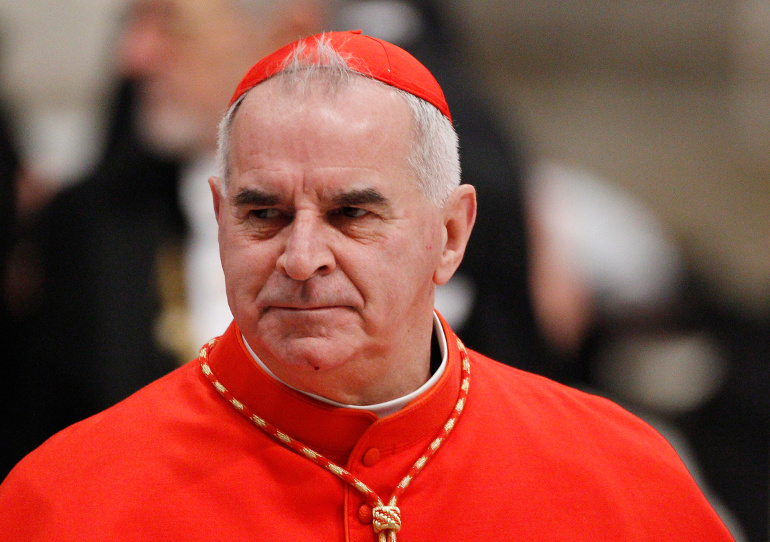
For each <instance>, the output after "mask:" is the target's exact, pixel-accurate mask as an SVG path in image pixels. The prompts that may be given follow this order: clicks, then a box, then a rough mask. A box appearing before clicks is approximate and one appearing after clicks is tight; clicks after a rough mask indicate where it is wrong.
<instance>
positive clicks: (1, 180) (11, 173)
mask: <svg viewBox="0 0 770 542" xmlns="http://www.w3.org/2000/svg"><path fill="white" fill-rule="evenodd" d="M20 171H21V162H20V159H19V154H18V150H17V148H16V143H15V140H14V137H13V132H12V127H11V123H10V118H9V116H8V114H7V112H6V109H5V107H3V108H2V109H1V110H0V340H2V343H3V355H2V356H0V360H1V361H0V368H1V369H2V373H3V375H4V376H3V380H2V384H0V411H1V412H2V413H3V415H2V420H0V443H2V444H0V475H2V474H4V473H5V472H7V471H8V470H9V469H10V468H11V467H12V466H13V463H14V462H15V460H18V459H20V457H21V456H20V454H22V453H24V452H26V451H28V450H26V448H27V446H28V444H26V443H24V442H22V441H21V439H20V438H19V436H18V432H19V430H20V429H23V420H24V414H25V408H24V406H23V404H22V403H21V402H20V399H22V398H23V397H24V395H23V388H20V386H22V385H23V383H24V382H25V380H26V379H25V378H24V375H23V371H24V369H25V364H24V363H23V360H24V358H21V357H20V356H21V355H22V353H23V352H24V348H23V345H22V341H23V337H21V336H20V334H19V331H20V325H19V315H18V314H17V313H16V311H15V307H14V303H13V299H12V297H13V295H12V284H11V282H12V277H11V274H10V261H11V254H12V250H13V247H14V242H15V239H16V237H17V234H18V227H19V224H18V214H17V209H16V208H17V205H16V200H17V183H18V178H19V175H20ZM20 361H21V363H20Z"/></svg>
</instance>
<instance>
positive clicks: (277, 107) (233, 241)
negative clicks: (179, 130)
mask: <svg viewBox="0 0 770 542" xmlns="http://www.w3.org/2000/svg"><path fill="white" fill-rule="evenodd" d="M280 79H281V78H280V76H279V77H277V78H273V79H271V80H268V81H267V82H265V83H262V84H260V85H259V86H257V87H256V88H255V89H253V90H252V91H251V92H250V93H249V94H248V95H247V97H246V98H245V101H244V102H243V104H242V106H241V108H240V110H239V111H238V113H237V116H236V118H235V121H234V126H233V148H232V149H233V150H232V175H231V179H230V181H229V184H228V186H227V187H221V186H219V191H218V190H217V188H216V187H217V186H218V180H217V179H212V188H213V192H214V198H215V209H216V213H217V219H218V222H219V242H220V252H221V257H222V265H223V267H224V271H225V277H226V281H227V294H228V300H229V303H230V308H231V310H232V312H233V315H234V317H235V320H236V322H238V324H239V326H240V328H241V331H242V333H243V334H244V336H245V338H246V340H247V342H248V343H249V344H250V345H251V346H252V348H254V350H255V351H256V353H257V354H258V355H259V356H260V358H261V359H262V360H263V361H264V362H265V364H266V365H267V366H268V367H269V368H270V369H271V370H272V371H273V372H274V373H275V374H276V375H277V376H278V377H279V378H281V379H283V380H284V381H286V382H287V383H289V384H291V385H293V386H295V387H298V388H300V389H303V390H305V391H309V392H312V393H317V394H320V395H323V396H326V397H329V398H332V399H336V400H339V401H344V402H350V403H359V404H371V403H373V402H378V401H380V400H386V398H392V397H391V395H393V396H398V395H399V394H401V393H408V392H409V391H412V389H415V388H416V387H417V386H419V385H420V384H421V383H422V382H424V380H425V378H427V371H428V366H427V359H428V355H429V354H428V352H429V344H430V333H431V326H432V307H433V298H434V279H435V272H436V269H437V268H438V267H440V265H441V264H440V260H441V254H442V247H443V245H444V243H445V242H446V236H445V229H444V228H443V220H442V211H441V210H440V209H439V208H438V207H436V206H435V205H433V204H431V203H430V202H428V200H427V199H426V198H425V197H424V196H423V195H422V193H421V192H420V191H419V189H418V188H417V187H416V185H415V183H414V181H413V176H412V173H411V171H410V168H409V167H408V165H407V152H408V149H409V144H410V142H411V128H412V126H411V122H412V121H411V118H410V115H409V111H408V106H407V104H406V102H405V101H404V100H403V98H401V97H400V96H398V95H397V94H395V93H394V92H393V91H392V90H390V89H387V88H383V87H382V86H381V85H378V84H377V83H374V82H372V81H369V80H366V79H364V78H363V77H360V78H359V77H355V78H354V82H353V83H352V84H351V85H350V86H349V87H346V88H345V89H343V90H342V91H341V92H340V93H339V94H337V95H336V96H330V95H328V93H324V91H319V90H318V89H316V88H313V90H312V91H311V92H310V94H309V95H307V96H304V97H302V98H299V97H298V96H297V95H296V94H293V93H289V94H287V93H286V91H285V89H284V88H283V86H282V83H281V81H280ZM423 361H424V362H425V363H424V364H422V362H423ZM401 380H414V381H415V382H417V385H416V386H415V387H413V388H411V389H406V388H409V387H410V386H412V384H411V383H409V384H407V383H402V382H401ZM372 383H376V384H375V386H374V388H375V389H372ZM383 383H384V384H383ZM402 387H403V388H405V390H402V389H400V388H402ZM386 388H387V389H386ZM390 388H395V389H390Z"/></svg>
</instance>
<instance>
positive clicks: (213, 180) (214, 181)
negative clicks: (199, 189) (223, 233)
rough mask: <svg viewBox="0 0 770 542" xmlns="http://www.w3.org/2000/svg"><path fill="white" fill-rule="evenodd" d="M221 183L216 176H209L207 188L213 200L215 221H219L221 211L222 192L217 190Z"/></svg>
mask: <svg viewBox="0 0 770 542" xmlns="http://www.w3.org/2000/svg"><path fill="white" fill-rule="evenodd" d="M221 184H222V181H221V180H220V179H219V177H217V176H215V175H214V176H211V177H209V188H210V189H211V197H212V199H213V201H214V216H216V217H217V222H219V213H220V212H221V206H222V193H221V192H220V191H219V187H220V185H221Z"/></svg>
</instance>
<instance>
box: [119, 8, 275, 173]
mask: <svg viewBox="0 0 770 542" xmlns="http://www.w3.org/2000/svg"><path fill="white" fill-rule="evenodd" d="M265 24H267V23H265ZM268 34H269V31H268V29H263V28H259V27H258V25H256V24H255V22H254V20H253V19H251V18H249V17H246V16H244V14H243V12H242V10H239V9H238V8H237V7H236V6H235V5H234V4H233V0H138V1H137V2H135V3H134V4H133V5H132V10H131V12H130V14H129V18H128V20H127V23H126V26H125V29H124V31H123V34H122V37H121V40H120V43H119V48H118V52H119V67H120V70H121V72H122V73H123V75H124V76H126V77H128V78H130V79H132V80H134V81H136V82H137V83H138V110H137V116H138V122H139V130H140V133H141V134H142V136H143V137H144V138H145V140H146V141H147V142H148V143H149V144H150V146H151V147H152V148H153V149H155V150H156V151H159V152H161V153H163V154H168V155H175V156H178V157H182V158H188V157H190V156H191V155H193V154H194V153H198V152H201V151H209V150H213V149H214V148H215V146H216V140H215V138H216V128H217V123H218V121H219V118H221V115H222V114H223V113H224V108H223V104H226V103H227V99H228V98H229V93H228V89H232V88H235V85H236V84H237V82H238V78H239V76H240V75H241V74H242V73H244V72H245V71H246V69H248V67H249V66H250V65H251V60H252V59H253V58H255V55H256V56H257V57H259V56H262V55H263V54H264V53H266V52H268V51H269V50H271V49H272V47H273V44H272V43H264V41H265V40H266V39H268V37H267V36H268Z"/></svg>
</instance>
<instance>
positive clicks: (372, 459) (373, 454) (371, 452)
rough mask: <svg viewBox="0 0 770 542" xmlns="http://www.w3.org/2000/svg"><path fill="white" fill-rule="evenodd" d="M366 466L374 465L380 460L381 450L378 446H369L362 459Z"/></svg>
mask: <svg viewBox="0 0 770 542" xmlns="http://www.w3.org/2000/svg"><path fill="white" fill-rule="evenodd" d="M361 461H362V463H363V464H364V466H365V467H373V466H375V465H376V464H377V463H378V462H379V461H380V451H379V450H378V449H377V448H369V449H368V450H366V453H364V457H363V459H362V460H361Z"/></svg>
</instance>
